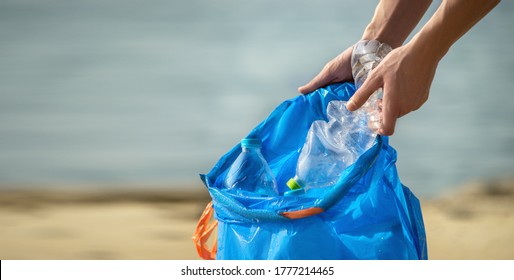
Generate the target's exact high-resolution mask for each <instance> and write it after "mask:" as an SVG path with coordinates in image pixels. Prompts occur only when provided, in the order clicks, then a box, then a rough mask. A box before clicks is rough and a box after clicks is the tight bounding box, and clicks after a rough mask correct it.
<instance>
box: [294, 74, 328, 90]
mask: <svg viewBox="0 0 514 280" xmlns="http://www.w3.org/2000/svg"><path fill="white" fill-rule="evenodd" d="M325 69H326V68H324V69H323V70H321V72H319V74H318V75H317V76H316V77H314V78H313V79H312V80H311V81H310V82H309V83H307V84H306V85H304V86H301V87H299V88H298V91H299V92H300V93H302V94H307V93H310V92H313V91H315V90H316V89H318V88H320V87H324V86H326V85H328V84H330V82H331V80H330V77H329V75H328V73H327V71H326V70H325Z"/></svg>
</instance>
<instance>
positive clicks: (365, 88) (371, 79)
mask: <svg viewBox="0 0 514 280" xmlns="http://www.w3.org/2000/svg"><path fill="white" fill-rule="evenodd" d="M375 77H376V76H375V75H370V76H368V78H367V79H366V81H364V83H363V84H362V86H361V87H360V88H359V89H358V90H357V91H356V92H355V93H354V94H353V96H352V97H351V98H350V100H348V103H347V104H346V108H347V109H348V110H349V111H355V110H357V109H359V108H360V107H361V106H362V105H364V103H366V100H368V98H369V97H370V96H371V95H372V94H373V93H374V92H375V91H376V90H377V89H379V88H380V87H381V86H382V81H381V80H380V79H378V78H375Z"/></svg>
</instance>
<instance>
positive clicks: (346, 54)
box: [298, 46, 353, 94]
mask: <svg viewBox="0 0 514 280" xmlns="http://www.w3.org/2000/svg"><path fill="white" fill-rule="evenodd" d="M352 51H353V46H351V47H349V48H348V49H346V50H345V51H343V52H342V53H341V54H339V55H338V56H336V57H335V58H334V59H332V60H331V61H329V62H328V63H327V64H326V65H325V67H323V69H322V70H321V72H319V74H318V75H317V76H316V77H314V78H313V79H312V80H311V81H310V82H309V83H307V84H306V85H304V86H301V87H299V88H298V91H299V92H301V93H302V94H307V93H310V92H312V91H314V90H316V89H318V88H320V87H324V86H327V85H329V84H333V83H337V82H348V81H352V80H353V76H352V66H351V58H352Z"/></svg>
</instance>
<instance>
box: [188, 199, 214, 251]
mask: <svg viewBox="0 0 514 280" xmlns="http://www.w3.org/2000/svg"><path fill="white" fill-rule="evenodd" d="M213 214H214V208H213V207H212V201H211V202H209V204H207V207H205V210H203V213H202V216H201V217H200V220H198V225H197V226H196V231H195V233H194V235H193V242H194V243H195V245H196V251H197V252H198V255H199V256H200V257H201V258H202V259H204V260H214V259H216V251H217V249H218V241H217V240H214V244H213V245H212V248H209V246H208V245H207V241H209V238H210V237H211V234H212V232H213V231H214V230H215V229H216V228H217V227H218V221H217V220H214V222H213V223H212V224H210V225H209V221H210V220H211V218H212V215H213Z"/></svg>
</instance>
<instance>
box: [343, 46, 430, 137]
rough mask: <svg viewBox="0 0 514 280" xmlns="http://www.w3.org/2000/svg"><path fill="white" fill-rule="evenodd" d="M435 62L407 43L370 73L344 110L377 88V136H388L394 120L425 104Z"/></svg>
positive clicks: (364, 99) (352, 106)
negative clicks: (378, 91)
mask: <svg viewBox="0 0 514 280" xmlns="http://www.w3.org/2000/svg"><path fill="white" fill-rule="evenodd" d="M438 62H439V59H436V58H435V57H434V56H433V55H430V54H429V53H427V52H425V51H424V50H423V49H421V48H418V47H415V46H412V45H409V44H407V45H405V46H402V47H399V48H396V49H394V50H392V51H391V52H390V53H389V54H388V55H387V56H386V57H385V58H384V59H383V60H382V62H381V63H380V64H379V65H378V66H377V67H376V68H375V69H373V70H372V71H371V73H370V74H369V75H368V78H367V79H366V81H365V82H364V83H363V84H362V86H361V87H360V88H359V89H358V90H357V91H356V92H355V94H354V95H353V96H352V98H350V100H349V101H348V103H347V105H346V107H347V108H348V110H350V111H355V110H357V109H358V108H360V107H361V106H362V105H363V104H364V103H365V102H366V100H368V98H369V97H370V96H371V95H372V94H373V93H374V92H375V91H376V90H377V89H379V88H383V97H382V101H381V103H380V104H379V108H380V109H381V110H380V119H381V125H380V130H379V134H381V135H392V134H393V133H394V129H395V126H396V120H397V119H398V118H400V117H402V116H404V115H406V114H408V113H410V112H412V111H415V110H417V109H419V108H420V107H421V105H423V103H425V102H426V101H427V99H428V94H429V91H430V85H431V84H432V80H433V79H434V75H435V71H436V68H437V64H438Z"/></svg>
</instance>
